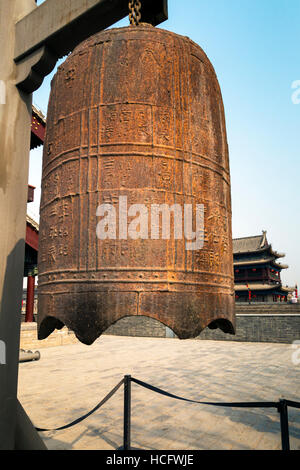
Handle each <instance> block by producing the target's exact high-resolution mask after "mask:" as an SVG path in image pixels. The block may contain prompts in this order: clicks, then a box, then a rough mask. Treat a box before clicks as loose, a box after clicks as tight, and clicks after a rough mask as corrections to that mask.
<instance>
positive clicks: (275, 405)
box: [131, 377, 300, 409]
mask: <svg viewBox="0 0 300 470" xmlns="http://www.w3.org/2000/svg"><path fill="white" fill-rule="evenodd" d="M131 380H132V382H135V383H136V384H138V385H140V386H142V387H145V388H148V389H149V390H152V391H153V392H156V393H159V394H161V395H165V396H167V397H170V398H175V399H176V400H183V401H188V402H190V403H198V404H201V405H211V406H227V407H232V408H277V409H278V407H279V403H278V402H277V403H276V402H274V401H264V402H259V401H258V402H256V401H255V402H248V403H247V402H233V403H226V402H223V403H221V402H209V401H197V400H190V399H189V398H183V397H180V396H178V395H174V394H173V393H170V392H166V391H165V390H162V389H161V388H158V387H154V386H153V385H150V384H147V383H146V382H142V381H141V380H138V379H135V378H133V377H131ZM299 406H300V404H299Z"/></svg>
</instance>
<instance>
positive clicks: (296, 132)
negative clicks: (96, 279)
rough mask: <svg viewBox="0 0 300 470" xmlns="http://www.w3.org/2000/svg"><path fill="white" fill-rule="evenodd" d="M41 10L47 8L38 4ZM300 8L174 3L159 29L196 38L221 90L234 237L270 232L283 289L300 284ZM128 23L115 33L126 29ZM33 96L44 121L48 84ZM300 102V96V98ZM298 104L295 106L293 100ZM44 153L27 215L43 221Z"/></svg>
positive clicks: (280, 1)
mask: <svg viewBox="0 0 300 470" xmlns="http://www.w3.org/2000/svg"><path fill="white" fill-rule="evenodd" d="M39 3H42V2H41V1H39V2H38V4H39ZM299 24H300V0H186V1H185V2H183V1H182V0H169V20H168V21H166V22H164V23H162V24H161V25H160V27H161V28H163V29H167V30H170V31H174V32H175V33H178V34H182V35H184V36H188V37H190V38H191V39H192V40H193V41H195V42H196V43H197V44H199V45H200V46H201V47H202V49H204V51H205V52H206V54H207V55H208V57H209V59H210V60H211V62H212V64H213V66H214V68H215V70H216V73H217V76H218V79H219V82H220V86H221V90H222V95H223V101H224V106H225V114H226V124H227V135H228V144H229V152H230V168H231V183H232V215H233V236H234V237H244V236H248V235H257V234H260V233H261V232H262V230H267V233H268V239H269V242H271V243H272V246H273V248H274V249H276V250H278V251H280V252H284V253H286V258H284V259H282V260H281V261H282V262H284V263H287V264H289V266H290V267H289V269H288V270H286V271H284V272H283V274H282V278H283V281H284V283H286V284H289V285H294V284H295V283H296V282H298V284H299V283H300V247H299V229H300V217H299V202H300V198H299V186H300V178H299V177H300V161H299V144H300V129H299V125H300V104H295V103H293V100H292V96H293V93H295V91H296V92H297V90H295V89H293V88H292V84H293V83H294V82H296V81H297V80H300V60H299V59H300V49H299V44H300V32H299V31H300V28H299ZM127 25H128V19H127V18H126V19H124V20H122V21H121V22H119V23H117V24H116V26H127ZM52 76H53V73H52V74H51V75H49V76H48V77H46V79H45V81H44V83H43V85H42V87H41V88H40V89H39V90H38V91H37V92H35V93H34V96H33V100H34V103H35V104H36V105H37V106H38V107H39V108H40V109H42V111H44V112H45V113H46V110H47V103H48V98H49V90H50V81H51V78H52ZM299 96H300V94H299ZM294 101H295V100H294ZM41 160H42V150H41V149H37V150H35V151H32V152H31V158H30V170H29V183H30V184H33V185H34V186H37V190H36V202H35V203H31V204H29V205H28V212H29V214H31V215H33V216H34V217H35V218H38V210H39V209H38V205H39V194H40V191H39V186H40V178H41V163H42V162H41Z"/></svg>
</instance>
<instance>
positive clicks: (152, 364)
mask: <svg viewBox="0 0 300 470" xmlns="http://www.w3.org/2000/svg"><path fill="white" fill-rule="evenodd" d="M293 354H294V356H293ZM293 358H295V349H293V347H292V345H289V344H274V343H237V342H228V341H224V342H223V341H205V340H203V341H199V340H179V339H170V338H142V337H125V336H122V337H120V336H109V335H104V336H102V337H101V338H99V339H98V340H97V341H96V342H95V343H94V344H93V345H91V346H85V345H83V344H81V343H77V344H71V345H65V346H58V347H51V348H45V349H42V350H41V358H40V360H39V361H35V362H27V363H21V364H20V367H19V385H18V397H19V400H20V402H21V403H22V405H23V407H24V409H25V410H26V412H27V414H28V415H29V417H30V418H31V420H32V422H33V423H34V425H35V426H37V427H41V428H47V429H49V428H54V427H59V426H62V425H65V424H67V423H69V422H71V421H73V420H75V419H76V418H78V417H80V416H81V415H83V414H85V413H86V412H88V411H90V410H91V409H92V408H93V407H94V406H95V405H96V404H97V403H98V402H99V401H100V400H101V399H102V398H104V397H105V395H106V394H107V393H108V392H109V391H110V390H111V389H112V388H113V387H114V386H115V385H116V384H117V383H118V382H119V381H120V380H121V379H122V378H123V376H124V375H126V374H130V375H132V376H133V377H135V378H137V379H140V380H142V381H145V382H148V383H150V384H152V385H154V386H157V387H160V388H163V389H165V390H167V391H169V392H171V393H173V394H177V395H180V396H183V397H186V398H191V399H194V400H204V401H227V402H228V401H277V400H278V399H279V398H286V399H289V400H295V401H300V374H299V372H300V364H297V362H298V361H295V360H293ZM289 425H290V444H291V449H297V450H299V449H300V410H299V409H292V408H289ZM40 435H41V436H42V438H43V439H44V442H45V444H46V446H47V447H48V449H53V450H54V449H66V450H78V449H83V450H88V449H91V450H115V449H118V448H119V447H121V446H122V443H123V387H121V388H120V389H119V390H118V392H117V393H116V394H115V395H114V396H113V397H112V398H111V399H110V400H109V401H108V402H107V403H106V404H105V405H104V406H103V407H102V408H101V409H99V410H98V411H97V412H96V413H94V414H93V415H91V416H89V417H88V418H87V419H86V420H84V421H83V422H81V423H79V424H77V425H75V426H74V427H72V428H69V429H66V430H62V431H50V432H41V433H40ZM131 444H132V447H134V448H137V449H150V450H161V449H162V450H171V449H177V450H201V449H206V450H223V449H233V450H242V449H245V450H250V449H253V450H262V449H263V450H271V449H274V450H278V449H280V448H281V437H280V425H279V414H278V412H277V410H276V409H268V408H264V409H253V408H252V409H232V408H220V407H211V406H207V405H199V404H193V403H187V402H183V401H178V400H174V399H172V398H168V397H165V396H162V395H158V394H156V393H154V392H152V391H150V390H147V389H144V388H142V387H141V386H139V385H137V384H134V383H133V384H132V429H131Z"/></svg>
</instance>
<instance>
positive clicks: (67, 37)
mask: <svg viewBox="0 0 300 470" xmlns="http://www.w3.org/2000/svg"><path fill="white" fill-rule="evenodd" d="M167 7H168V0H142V9H141V14H142V18H141V21H142V22H146V23H150V24H152V25H153V26H156V25H158V24H160V23H161V22H163V21H165V20H166V19H167V18H168V8H167ZM128 12H129V11H128V0H72V2H70V0H46V1H45V2H44V3H42V4H41V5H40V6H39V7H37V8H36V9H34V10H33V11H32V12H31V13H30V14H28V15H27V16H25V17H24V18H22V19H21V20H20V21H19V22H18V23H17V24H16V43H15V62H16V63H17V65H18V67H19V69H21V70H18V78H17V82H16V84H17V85H18V87H19V88H20V89H22V90H23V91H26V92H27V93H31V92H33V91H34V90H35V89H37V88H38V87H39V86H40V84H41V81H42V79H43V78H44V77H45V76H46V75H47V74H48V73H50V72H51V70H52V69H53V68H54V66H55V64H56V61H57V59H58V58H61V57H63V56H64V55H66V54H68V53H69V52H70V51H72V50H73V49H74V47H75V46H77V45H78V44H79V43H80V42H82V41H83V40H85V39H87V38H88V37H90V36H92V35H93V34H95V33H97V32H98V31H101V30H103V29H105V28H107V27H109V26H111V25H113V24H114V23H116V22H117V21H118V20H120V19H122V18H124V17H126V16H127V15H128Z"/></svg>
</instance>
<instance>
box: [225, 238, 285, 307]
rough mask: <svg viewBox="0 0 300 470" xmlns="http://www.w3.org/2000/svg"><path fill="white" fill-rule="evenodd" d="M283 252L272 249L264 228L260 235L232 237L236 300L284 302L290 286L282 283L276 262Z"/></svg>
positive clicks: (279, 269) (280, 265) (283, 266)
mask: <svg viewBox="0 0 300 470" xmlns="http://www.w3.org/2000/svg"><path fill="white" fill-rule="evenodd" d="M284 256H285V254H283V253H278V252H277V251H275V250H273V248H272V245H271V244H269V243H268V240H267V232H265V231H263V232H262V235H257V236H253V237H245V238H235V239H233V265H234V279H235V298H236V301H237V302H286V301H287V296H288V294H289V293H290V292H291V291H292V290H293V289H291V288H288V287H284V286H283V285H282V281H281V270H282V269H287V268H288V265H286V264H280V263H279V262H278V259H279V258H283V257H284Z"/></svg>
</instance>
